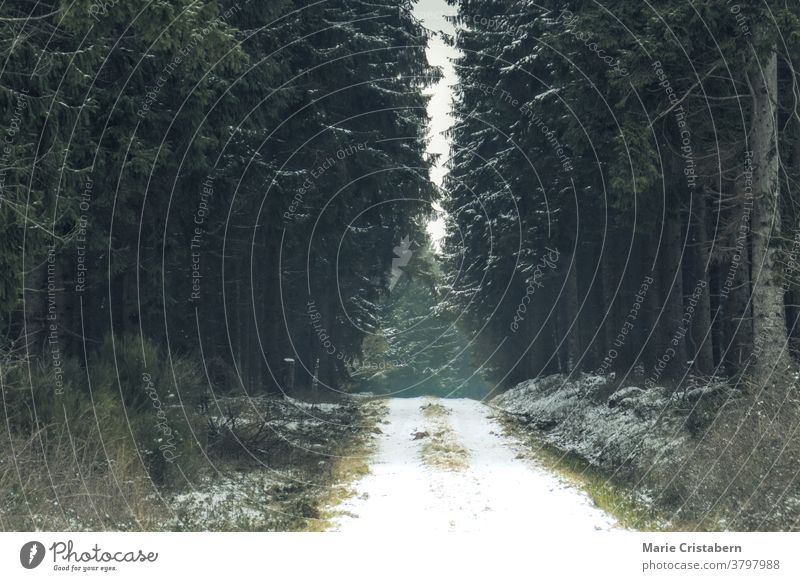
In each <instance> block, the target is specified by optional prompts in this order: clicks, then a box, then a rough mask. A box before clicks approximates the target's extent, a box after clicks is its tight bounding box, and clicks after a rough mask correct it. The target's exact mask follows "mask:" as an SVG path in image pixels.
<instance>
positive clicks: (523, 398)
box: [490, 374, 800, 530]
mask: <svg viewBox="0 0 800 581" xmlns="http://www.w3.org/2000/svg"><path fill="white" fill-rule="evenodd" d="M791 391H792V388H788V392H791ZM788 392H785V393H784V394H783V395H778V394H771V395H767V394H761V395H760V397H753V396H752V395H748V393H747V391H746V390H742V389H735V388H733V387H730V386H729V385H728V384H726V383H724V382H721V381H705V382H702V381H699V380H691V381H690V382H689V383H688V384H687V385H686V386H685V388H681V389H679V390H675V389H669V388H665V387H656V388H651V389H647V390H645V389H642V388H640V387H638V386H635V385H630V386H625V387H617V386H616V385H615V384H614V382H613V380H611V379H609V378H607V377H604V376H596V375H585V374H584V375H580V376H577V377H573V378H567V377H566V376H564V375H552V376H548V377H543V378H538V379H533V380H529V381H525V382H523V383H520V384H519V385H517V386H516V387H514V388H512V389H510V390H508V391H507V392H505V393H503V394H501V395H499V396H497V397H495V398H494V399H493V400H492V401H491V402H490V403H491V405H492V406H494V407H495V408H496V409H499V410H501V411H503V412H505V413H507V414H509V415H510V416H512V417H514V418H515V419H516V420H518V421H519V422H520V423H522V424H523V425H525V426H528V427H530V428H535V429H536V430H537V432H538V434H539V436H540V438H541V439H542V440H544V442H545V443H547V444H550V445H552V446H554V447H555V448H557V449H558V450H560V451H562V452H563V453H570V454H575V455H578V456H579V457H581V458H583V459H584V460H585V461H587V462H588V463H590V464H591V465H593V466H595V467H598V468H600V469H601V470H602V471H603V473H605V474H607V475H608V477H609V478H613V479H615V480H616V481H618V482H624V483H627V485H628V486H629V487H630V488H632V489H633V490H634V492H635V493H636V494H637V496H639V497H642V498H648V499H651V500H652V502H653V503H654V505H656V506H658V507H661V508H663V509H667V512H668V514H673V515H675V517H676V518H678V519H683V520H688V521H691V522H693V523H696V524H698V525H699V526H701V527H727V528H732V529H745V530H751V529H768V530H771V529H789V528H792V527H793V526H796V524H794V523H795V522H796V520H797V519H798V517H800V511H799V509H798V505H800V503H799V502H798V498H800V494H798V486H797V484H796V482H797V481H796V479H795V478H794V477H795V476H797V470H798V468H797V466H798V465H799V464H798V463H797V458H798V450H797V445H796V444H795V443H794V439H793V438H792V434H791V433H789V431H786V430H780V429H778V427H779V426H781V425H798V423H797V421H798V419H800V413H798V401H800V398H798V397H797V396H796V394H795V396H792V395H791V393H788ZM787 418H788V419H787ZM791 418H794V420H792V419H791ZM792 421H794V423H793V424H792V423H791V422H792ZM787 422H788V423H787Z"/></svg>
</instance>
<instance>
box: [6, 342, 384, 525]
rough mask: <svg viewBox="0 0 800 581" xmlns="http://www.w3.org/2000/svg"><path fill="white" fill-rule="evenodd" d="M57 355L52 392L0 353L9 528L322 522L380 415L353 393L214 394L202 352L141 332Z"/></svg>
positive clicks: (357, 466) (34, 367) (36, 371)
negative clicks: (160, 343)
mask: <svg viewBox="0 0 800 581" xmlns="http://www.w3.org/2000/svg"><path fill="white" fill-rule="evenodd" d="M143 350H144V353H143ZM144 361H146V362H147V364H146V366H145V364H144ZM62 367H63V369H62V371H63V373H62V375H61V376H60V377H59V378H58V380H59V382H60V383H61V386H62V387H63V389H62V388H59V389H58V391H56V387H55V386H56V378H55V377H54V376H53V375H52V373H51V372H48V371H47V370H45V369H44V368H42V367H41V366H39V365H38V364H36V363H33V362H32V363H30V364H29V363H28V362H27V361H24V360H19V359H14V358H12V357H11V356H9V355H4V356H2V358H1V360H0V381H1V383H0V387H1V388H2V414H3V418H4V422H5V429H4V430H2V431H0V450H3V453H2V454H0V529H2V530H13V531H26V530H60V531H95V530H122V531H136V530H144V531H158V530H190V531H199V530H216V531H239V530H241V531H268V530H322V529H324V528H325V527H326V526H327V524H326V523H327V518H328V510H329V508H328V507H329V505H332V504H335V503H336V501H337V500H338V499H339V498H344V497H345V495H346V494H347V485H348V483H349V482H351V481H352V480H354V479H355V478H357V477H358V476H360V475H362V474H363V473H364V472H365V471H366V460H365V455H366V451H365V450H366V447H367V446H368V443H369V440H370V438H369V436H370V433H371V431H372V430H374V425H375V423H376V422H377V419H378V418H379V416H380V406H377V405H375V404H372V403H369V402H367V400H366V399H364V398H353V397H347V396H342V397H340V398H338V399H337V401H336V402H335V403H332V402H328V403H319V404H310V403H306V402H302V401H298V400H293V399H290V398H284V397H278V396H266V395H265V396H260V397H247V396H242V397H236V396H231V395H226V396H224V397H219V398H215V397H208V396H207V395H204V394H205V393H206V391H205V390H204V388H203V385H204V384H205V378H204V377H202V376H201V375H200V374H201V370H202V368H203V367H202V364H201V363H200V362H198V361H194V360H192V359H191V358H189V357H184V356H179V355H175V354H173V357H172V358H171V359H168V358H167V357H165V356H164V354H163V353H162V352H161V351H159V350H158V349H156V348H155V347H154V346H153V345H151V344H149V343H147V342H145V343H142V342H141V341H139V340H138V339H117V340H116V341H114V342H113V343H112V342H111V341H109V342H108V343H107V344H106V345H103V346H102V347H101V348H100V349H99V350H98V351H97V352H96V353H92V354H90V356H89V361H88V365H86V366H85V367H84V366H82V365H80V364H79V363H78V361H77V360H73V359H69V358H65V359H64V360H63V363H62Z"/></svg>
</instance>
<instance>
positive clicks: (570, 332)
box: [560, 255, 580, 374]
mask: <svg viewBox="0 0 800 581" xmlns="http://www.w3.org/2000/svg"><path fill="white" fill-rule="evenodd" d="M573 256H574V257H575V261H574V262H573V264H572V265H571V267H569V270H568V271H567V277H566V280H565V281H564V296H563V297H562V309H561V315H562V324H561V325H560V326H561V328H562V329H563V332H564V333H566V336H565V337H564V345H565V350H564V351H565V361H564V366H563V367H564V368H562V371H563V372H564V373H567V374H569V373H572V372H573V371H574V370H575V366H576V365H577V363H578V359H579V358H580V342H579V339H580V328H579V324H578V323H579V322H578V272H577V271H578V262H577V256H575V255H573ZM565 261H566V257H565ZM570 326H572V328H571V329H570Z"/></svg>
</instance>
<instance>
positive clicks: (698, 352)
mask: <svg viewBox="0 0 800 581" xmlns="http://www.w3.org/2000/svg"><path fill="white" fill-rule="evenodd" d="M698 198H699V199H698V200H697V201H696V203H695V204H694V207H695V208H696V209H697V214H696V218H695V221H694V223H693V225H692V228H693V234H694V236H693V240H692V242H693V244H694V249H695V252H694V262H693V271H694V289H696V290H697V291H698V292H699V296H698V297H697V304H695V305H694V319H693V325H692V339H693V343H694V353H693V354H692V355H693V358H694V369H695V370H696V371H697V372H699V373H703V374H708V373H711V372H712V371H713V369H714V351H713V334H712V332H711V296H710V295H711V282H710V278H711V277H710V275H709V269H708V267H709V261H708V258H709V249H708V240H707V236H706V197H705V191H703V192H702V193H701V195H700V196H698Z"/></svg>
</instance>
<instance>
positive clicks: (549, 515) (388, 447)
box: [333, 398, 615, 534]
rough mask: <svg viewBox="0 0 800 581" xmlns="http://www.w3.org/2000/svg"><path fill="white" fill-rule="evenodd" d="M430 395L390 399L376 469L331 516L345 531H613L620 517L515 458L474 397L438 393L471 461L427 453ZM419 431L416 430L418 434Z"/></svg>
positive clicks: (488, 411) (507, 440)
mask: <svg viewBox="0 0 800 581" xmlns="http://www.w3.org/2000/svg"><path fill="white" fill-rule="evenodd" d="M430 401H431V400H430V399H429V398H406V399H401V398H395V399H390V400H388V402H387V404H388V408H389V412H388V416H387V418H386V421H385V422H384V424H383V426H382V431H383V435H382V436H381V438H380V440H379V442H378V452H377V455H376V457H375V460H374V464H373V466H372V469H371V473H370V474H369V475H368V476H367V477H366V478H364V479H362V480H361V481H359V482H357V483H356V485H355V487H356V494H355V496H353V497H352V498H351V499H349V500H347V501H345V502H344V503H343V504H342V505H341V506H340V507H339V511H340V513H341V515H340V516H338V517H336V518H335V519H333V523H334V525H335V527H336V528H337V529H338V530H340V531H345V532H356V533H374V532H380V531H391V532H392V533H403V532H406V533H409V534H414V533H416V532H419V531H426V532H428V531H436V532H440V531H459V532H480V533H484V534H491V533H497V534H509V533H513V532H514V531H518V532H520V533H524V532H525V531H527V530H530V529H533V528H535V529H544V530H552V531H565V532H566V531H568V532H575V531H581V530H583V531H587V530H589V531H591V530H609V529H611V528H613V527H614V526H615V521H614V519H613V518H611V517H610V516H609V515H607V514H606V513H604V512H603V511H601V510H600V509H598V508H597V507H596V506H594V505H593V503H592V502H591V500H590V499H589V498H588V497H587V496H586V495H585V494H584V493H582V492H580V491H578V490H576V489H575V488H573V487H571V486H569V485H568V484H566V483H565V482H564V481H562V480H561V479H560V478H558V477H557V476H555V475H553V474H551V473H549V472H547V471H545V470H543V469H542V468H540V467H537V466H535V465H532V464H530V463H528V462H526V461H524V460H521V459H519V458H517V457H516V454H515V452H514V451H513V444H514V442H513V441H512V440H511V439H510V438H508V437H506V436H503V435H501V427H500V426H499V424H498V423H497V421H496V420H494V419H493V418H492V417H491V409H490V408H489V407H488V406H486V405H484V404H482V403H480V402H478V401H475V400H469V399H441V400H436V401H437V403H439V404H441V405H442V406H444V407H445V408H447V409H448V411H449V413H448V414H447V418H448V421H449V424H450V426H451V427H452V430H453V432H454V436H455V437H457V438H458V441H459V443H460V444H461V445H462V446H463V447H464V448H466V450H467V452H468V460H467V461H468V466H467V467H466V468H464V469H463V470H461V469H459V470H446V469H439V468H437V467H434V466H429V465H426V464H425V463H424V462H423V460H422V446H424V443H425V440H426V438H425V437H418V436H416V435H417V434H419V433H424V432H426V431H428V432H430V430H431V429H435V427H434V426H432V425H431V424H432V420H431V419H430V418H426V417H425V415H424V414H423V413H422V410H423V406H424V405H426V404H428V403H429V402H430ZM415 436H416V437H415Z"/></svg>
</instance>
